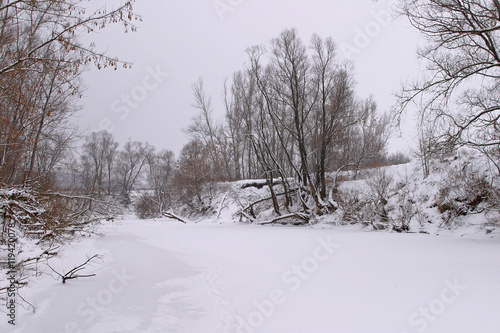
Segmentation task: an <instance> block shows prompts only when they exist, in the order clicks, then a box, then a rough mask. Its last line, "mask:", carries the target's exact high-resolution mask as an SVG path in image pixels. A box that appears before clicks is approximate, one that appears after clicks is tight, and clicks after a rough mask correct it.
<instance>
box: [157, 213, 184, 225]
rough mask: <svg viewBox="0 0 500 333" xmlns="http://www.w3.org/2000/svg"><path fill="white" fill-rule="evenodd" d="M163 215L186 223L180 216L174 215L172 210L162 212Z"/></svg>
mask: <svg viewBox="0 0 500 333" xmlns="http://www.w3.org/2000/svg"><path fill="white" fill-rule="evenodd" d="M163 216H165V217H166V218H168V219H172V220H177V221H179V222H182V223H184V224H186V223H187V222H186V220H185V219H183V218H182V217H179V216H177V215H175V214H174V213H172V212H163Z"/></svg>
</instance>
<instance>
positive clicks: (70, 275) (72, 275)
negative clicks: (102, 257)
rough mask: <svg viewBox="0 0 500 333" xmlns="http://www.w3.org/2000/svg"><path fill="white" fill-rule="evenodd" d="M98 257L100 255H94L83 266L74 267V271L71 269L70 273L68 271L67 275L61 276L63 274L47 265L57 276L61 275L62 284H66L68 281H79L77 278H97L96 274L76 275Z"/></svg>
mask: <svg viewBox="0 0 500 333" xmlns="http://www.w3.org/2000/svg"><path fill="white" fill-rule="evenodd" d="M98 257H99V255H98V254H94V255H93V256H92V257H89V258H87V260H86V261H85V262H84V263H82V264H80V265H78V266H76V267H74V268H73V269H71V270H70V271H68V272H67V273H65V274H61V273H59V272H57V271H56V270H55V269H53V268H52V267H51V266H50V265H49V264H48V263H47V266H49V268H50V269H51V270H52V271H53V272H54V273H56V274H57V275H59V276H60V277H61V279H62V283H66V280H72V279H77V278H84V277H92V276H95V274H86V275H78V274H76V273H78V272H79V271H81V270H83V269H85V266H86V265H87V264H88V263H89V262H91V261H92V260H94V259H96V258H98Z"/></svg>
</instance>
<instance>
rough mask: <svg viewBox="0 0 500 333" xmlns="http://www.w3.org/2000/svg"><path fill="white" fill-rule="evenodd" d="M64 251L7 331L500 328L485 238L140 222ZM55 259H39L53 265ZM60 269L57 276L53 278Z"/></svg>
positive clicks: (380, 332)
mask: <svg viewBox="0 0 500 333" xmlns="http://www.w3.org/2000/svg"><path fill="white" fill-rule="evenodd" d="M101 231H102V232H103V233H105V234H106V236H104V237H97V236H93V237H91V238H84V239H83V240H81V241H79V242H78V243H74V244H72V245H71V246H68V247H66V249H65V251H64V254H63V255H62V256H61V258H59V259H57V260H56V261H55V262H53V263H52V265H51V266H53V267H54V269H56V270H60V271H67V270H69V269H71V268H73V267H74V266H75V265H78V264H80V263H81V262H82V261H84V259H85V258H86V257H87V256H89V255H93V254H96V253H98V254H101V255H102V261H98V262H96V263H95V264H94V265H93V267H89V268H87V269H86V270H85V271H84V272H82V273H96V276H94V277H91V278H84V279H83V278H82V279H76V280H70V281H67V282H66V284H62V283H61V281H57V280H55V279H53V278H51V277H50V276H44V277H42V278H41V279H39V280H37V282H34V283H32V284H31V286H29V287H27V288H23V289H22V291H21V294H22V296H23V297H24V298H25V299H26V300H29V301H30V302H31V303H33V304H34V305H35V307H36V312H35V313H33V312H32V311H28V310H25V309H22V308H18V313H17V318H16V322H17V325H16V326H15V327H12V326H11V325H9V324H7V319H6V318H5V317H4V320H2V321H1V323H0V332H19V333H21V332H22V333H45V332H51V333H67V332H72V333H74V332H81V333H108V332H138V333H139V332H141V333H145V332H147V333H160V332H161V333H164V332H187V333H197V332H200V333H207V332H221V333H222V332H245V333H247V332H272V333H281V332H283V333H292V332H311V333H322V332H325V333H327V332H328V333H329V332H339V333H367V332H374V333H404V332H406V333H414V332H429V333H431V332H454V333H460V332H464V333H465V332H467V333H469V332H481V333H489V332H491V333H498V332H500V316H498V314H499V313H500V242H499V239H498V237H492V236H491V237H488V235H484V233H481V234H480V235H479V234H478V235H476V236H467V237H461V236H460V234H459V233H452V232H449V233H441V235H439V236H436V235H427V234H418V233H413V234H398V233H388V232H366V231H364V230H363V229H361V228H360V227H359V226H349V227H345V226H344V227H331V226H325V225H323V226H315V227H290V226H258V225H246V224H239V223H226V224H219V223H205V222H200V223H197V224H195V223H193V224H182V223H178V222H173V221H171V220H164V219H162V220H157V221H139V220H136V219H134V218H128V219H125V220H122V221H118V222H106V224H104V225H103V226H102V227H101ZM42 266H43V265H40V267H42ZM49 271H50V270H49Z"/></svg>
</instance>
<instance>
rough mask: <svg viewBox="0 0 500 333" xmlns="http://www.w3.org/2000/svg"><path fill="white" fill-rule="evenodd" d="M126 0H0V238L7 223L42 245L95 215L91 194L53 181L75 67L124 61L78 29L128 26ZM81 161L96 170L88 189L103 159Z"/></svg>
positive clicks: (73, 104) (73, 102) (66, 144)
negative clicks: (104, 2)
mask: <svg viewBox="0 0 500 333" xmlns="http://www.w3.org/2000/svg"><path fill="white" fill-rule="evenodd" d="M133 2H134V0H128V1H127V0H124V1H122V2H120V3H117V4H115V5H114V6H113V8H111V7H108V8H104V7H103V8H94V9H92V8H90V7H91V6H92V5H94V7H95V4H91V3H89V2H88V1H84V0H40V1H31V0H0V53H1V57H0V193H1V195H0V210H1V211H2V212H3V213H2V218H1V219H0V223H1V230H0V231H1V233H0V246H3V244H5V240H6V235H7V233H6V232H7V229H9V228H10V232H15V235H16V238H15V239H16V240H17V239H20V238H22V237H33V238H38V239H39V244H40V246H42V244H46V243H47V244H51V243H53V242H54V241H58V240H63V239H65V236H71V235H74V234H75V233H77V232H79V231H82V230H83V229H84V228H85V226H86V225H88V224H89V223H91V222H92V221H95V220H96V216H95V215H93V213H92V211H91V203H92V202H94V199H93V198H91V197H90V196H88V197H87V196H81V195H80V193H75V191H73V190H72V189H69V188H62V187H60V186H59V185H58V174H60V171H61V166H62V162H63V161H64V160H65V159H67V158H68V157H69V156H70V155H71V149H72V147H73V146H74V142H75V139H76V138H77V135H76V129H75V128H74V126H73V125H72V121H71V117H72V116H73V115H74V113H75V112H76V111H78V110H79V109H80V104H79V98H80V97H81V92H82V88H83V84H82V82H81V74H82V72H83V70H84V69H85V68H86V67H87V66H90V65H94V66H96V67H98V68H104V67H112V68H117V67H118V66H123V67H128V66H129V64H128V63H126V62H121V61H119V60H118V59H117V58H114V57H110V56H108V55H106V54H105V53H103V52H101V51H99V50H98V49H97V48H96V46H95V45H94V44H93V43H85V42H84V40H83V38H82V36H83V35H84V34H85V35H87V34H91V33H92V32H93V31H95V30H99V29H103V28H105V27H106V26H108V25H109V24H121V25H122V26H123V27H124V30H125V31H130V30H135V25H134V24H135V21H136V20H140V17H139V16H137V15H136V14H134V13H133V8H132V5H133ZM88 144H89V145H88V146H87V147H85V149H86V150H92V149H93V147H92V146H91V145H92V143H91V142H89V143H88ZM115 148H116V147H115ZM109 151H112V147H108V148H106V149H104V150H103V151H99V152H96V153H98V154H101V155H102V156H106V157H109V156H108V155H107V154H108V153H109ZM85 163H87V164H88V165H92V166H93V167H94V168H95V169H94V170H93V171H92V172H94V173H97V174H99V175H100V177H101V178H97V182H89V183H88V184H86V186H87V187H88V188H89V192H91V191H95V190H96V189H98V188H103V187H104V185H105V181H104V175H105V174H106V172H107V170H106V167H107V166H108V164H106V163H107V162H103V164H102V165H97V164H96V163H95V161H92V160H90V159H89V160H86V161H85ZM91 188H92V190H90V189H91ZM7 226H9V227H7ZM43 246H45V245H43ZM48 246H49V245H48ZM2 250H3V248H2ZM2 254H3V253H2ZM19 264H21V263H19Z"/></svg>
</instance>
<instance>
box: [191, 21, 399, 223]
mask: <svg viewBox="0 0 500 333" xmlns="http://www.w3.org/2000/svg"><path fill="white" fill-rule="evenodd" d="M247 53H248V62H247V63H246V65H245V67H244V69H243V70H241V71H239V72H236V73H235V74H234V75H233V77H232V81H231V82H228V83H226V85H225V89H224V96H223V97H224V98H223V100H224V102H225V108H226V117H225V122H218V121H217V120H215V119H213V116H212V112H213V110H212V104H211V99H210V97H208V96H207V95H206V93H205V91H204V89H203V81H202V80H201V79H200V81H198V82H197V83H195V84H194V85H193V92H194V99H195V104H194V106H195V107H196V108H198V109H199V110H200V112H199V115H198V116H197V117H195V118H194V120H193V124H192V125H191V126H190V127H189V128H188V133H189V134H190V135H191V139H192V141H191V142H190V144H189V145H190V146H187V147H186V148H185V149H189V150H194V148H196V151H197V153H196V154H195V156H194V158H197V159H198V162H197V164H198V163H199V164H198V165H199V167H200V168H201V167H202V166H203V168H208V169H210V170H211V172H208V173H207V172H202V176H203V177H204V179H203V178H201V177H199V178H197V182H198V183H199V182H200V181H203V180H205V181H214V180H234V179H245V178H247V179H248V178H265V179H266V180H267V184H268V187H269V189H270V191H271V196H272V201H273V203H274V205H273V206H274V210H275V213H276V214H277V215H281V214H282V210H283V209H285V210H286V211H287V212H288V213H290V212H293V211H305V212H308V213H311V212H313V211H317V212H326V211H328V210H329V209H330V208H331V203H329V202H328V198H329V193H328V189H331V188H332V186H329V183H330V182H331V179H328V176H329V175H330V174H331V173H334V172H336V171H338V170H341V169H343V168H352V169H357V168H359V167H361V166H367V165H370V163H372V164H373V163H375V162H377V161H380V160H381V159H383V157H384V156H385V145H386V142H387V140H388V137H389V131H390V124H389V118H388V116H387V115H381V114H379V113H378V112H377V108H376V103H375V102H374V101H373V100H372V99H371V98H368V99H366V100H362V99H360V98H358V97H357V96H356V93H355V82H354V78H353V72H354V71H353V68H352V65H350V64H349V63H347V62H343V61H341V60H340V59H338V57H337V56H336V48H335V44H334V42H333V41H332V40H331V39H330V38H328V39H326V40H323V39H321V38H320V37H319V36H317V35H314V36H313V37H312V39H311V43H310V46H309V47H307V46H306V45H305V44H304V43H303V41H302V40H301V39H300V37H299V35H298V32H297V31H296V30H295V29H290V30H285V31H283V32H282V33H281V34H280V35H279V36H278V37H277V38H274V39H273V40H272V42H271V45H270V47H269V50H268V49H267V48H266V47H265V46H255V47H251V48H249V49H248V50H247ZM184 170H186V169H184ZM194 171H195V170H194V169H193V172H194ZM276 181H278V182H279V183H280V184H282V186H283V188H284V190H283V192H284V193H283V194H280V195H283V196H284V198H285V200H284V202H285V204H284V205H282V204H280V203H279V202H278V199H277V198H276V196H277V194H276V193H275V190H274V185H273V184H274V183H275V182H276Z"/></svg>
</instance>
